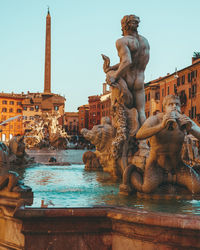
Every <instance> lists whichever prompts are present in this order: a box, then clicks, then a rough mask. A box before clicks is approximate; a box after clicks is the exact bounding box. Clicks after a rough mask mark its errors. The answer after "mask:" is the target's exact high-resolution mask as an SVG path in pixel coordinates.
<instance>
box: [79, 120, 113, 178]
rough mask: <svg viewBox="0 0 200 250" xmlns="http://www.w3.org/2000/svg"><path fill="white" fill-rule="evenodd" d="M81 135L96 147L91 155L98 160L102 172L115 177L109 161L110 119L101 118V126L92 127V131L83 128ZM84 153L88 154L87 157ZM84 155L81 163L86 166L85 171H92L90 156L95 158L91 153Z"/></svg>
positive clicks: (111, 133)
mask: <svg viewBox="0 0 200 250" xmlns="http://www.w3.org/2000/svg"><path fill="white" fill-rule="evenodd" d="M81 133H82V134H83V136H84V137H85V138H86V139H87V140H88V141H90V142H91V143H92V144H93V145H95V146H96V151H95V153H93V154H95V156H96V157H98V160H99V162H100V164H101V166H102V167H103V169H104V171H108V172H110V173H111V174H112V175H114V176H115V175H116V173H115V166H114V165H113V161H112V160H111V158H112V157H111V154H112V153H111V151H112V150H111V143H112V140H113V138H114V129H113V126H112V125H111V121H110V118H109V117H104V118H102V120H101V125H96V126H94V127H93V128H92V130H88V129H85V128H84V129H82V130H81ZM86 153H89V155H88V154H86ZM86 153H85V154H84V155H83V162H84V163H85V164H86V169H93V163H92V161H91V156H92V158H93V157H94V158H95V156H94V155H93V154H92V155H91V151H89V152H86ZM88 157H89V159H88ZM95 164H96V163H95Z"/></svg>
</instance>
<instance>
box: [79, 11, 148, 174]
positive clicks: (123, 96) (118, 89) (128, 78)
mask: <svg viewBox="0 0 200 250" xmlns="http://www.w3.org/2000/svg"><path fill="white" fill-rule="evenodd" d="M139 22H140V19H139V17H137V16H135V15H128V16H124V17H123V19H122V21H121V25H122V32H123V34H122V35H123V37H122V38H120V39H118V40H117V41H116V48H117V51H118V55H119V58H120V63H119V64H117V65H114V66H110V59H109V57H107V56H105V55H102V57H103V60H104V64H103V70H104V72H105V73H106V82H107V84H109V85H110V88H111V112H112V123H111V122H110V124H109V126H110V131H111V130H112V133H110V135H109V139H107V140H106V142H104V143H105V145H106V148H107V149H108V150H104V149H101V148H100V147H99V144H101V143H102V139H101V137H102V135H101V134H103V133H104V132H105V131H107V129H108V125H106V124H105V123H102V124H101V125H97V126H99V127H98V129H99V132H98V133H96V132H95V130H96V129H97V126H95V128H93V129H92V130H91V131H90V132H87V133H83V135H84V136H85V137H86V139H88V140H90V141H91V142H92V143H93V144H94V145H95V146H96V149H97V151H96V152H95V153H96V154H97V156H98V157H99V161H100V163H101V164H102V167H103V170H104V171H108V172H110V173H111V174H112V175H114V176H118V177H119V178H121V177H122V176H123V173H124V171H125V169H126V168H127V167H128V165H129V164H130V163H135V160H136V159H138V160H139V161H140V165H141V167H142V168H143V167H144V165H145V161H146V156H147V155H148V146H147V145H146V144H145V143H144V142H143V143H139V144H138V143H137V141H136V139H135V135H136V132H137V130H138V129H139V128H140V126H141V125H142V124H143V123H144V121H145V119H146V117H145V111H144V108H145V92H144V71H145V68H146V65H147V63H148V61H149V44H148V41H147V40H146V39H145V38H144V37H142V36H141V35H139V34H138V32H137V28H138V24H139ZM100 127H101V130H100ZM89 134H90V136H89V137H88V135H89ZM111 134H112V135H111ZM94 137H95V138H96V139H95V140H94V139H93V138H94ZM91 138H92V140H91ZM103 138H104V137H103ZM141 151H142V153H143V156H142V157H143V159H142V161H141V157H140V152H141ZM136 152H137V154H138V155H137V157H138V158H137V157H136V158H135V160H134V159H133V156H134V154H135V153H136ZM136 161H137V160H136Z"/></svg>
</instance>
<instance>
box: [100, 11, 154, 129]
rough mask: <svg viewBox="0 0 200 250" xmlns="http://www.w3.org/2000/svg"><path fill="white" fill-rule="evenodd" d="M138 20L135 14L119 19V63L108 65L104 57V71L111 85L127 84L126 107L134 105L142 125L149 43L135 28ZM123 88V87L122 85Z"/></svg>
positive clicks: (117, 46)
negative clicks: (120, 28)
mask: <svg viewBox="0 0 200 250" xmlns="http://www.w3.org/2000/svg"><path fill="white" fill-rule="evenodd" d="M139 22H140V19H139V17H137V16H135V15H127V16H124V17H123V18H122V20H121V26H122V32H123V34H122V35H123V37H122V38H120V39H118V40H117V41H116V48H117V51H118V55H119V57H120V63H119V64H116V65H114V66H110V60H109V58H108V57H106V56H104V55H102V57H103V59H104V61H105V62H104V72H105V73H107V77H106V78H107V83H108V84H110V85H111V86H113V87H114V86H115V85H117V83H118V84H119V85H121V86H124V85H127V87H128V90H129V91H130V93H131V95H132V100H131V101H130V102H129V103H128V105H127V106H128V108H133V107H135V108H136V109H137V111H138V119H139V123H140V125H142V124H143V123H144V121H145V119H146V117H145V111H144V109H145V92H144V70H145V68H146V65H147V63H148V61H149V43H148V41H147V39H146V38H144V37H143V36H141V35H139V34H138V31H137V28H138V24H139ZM122 89H123V87H122Z"/></svg>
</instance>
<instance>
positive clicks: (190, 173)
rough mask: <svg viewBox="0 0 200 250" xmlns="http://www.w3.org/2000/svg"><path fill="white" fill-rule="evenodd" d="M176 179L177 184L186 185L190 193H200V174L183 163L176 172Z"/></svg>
mask: <svg viewBox="0 0 200 250" xmlns="http://www.w3.org/2000/svg"><path fill="white" fill-rule="evenodd" d="M176 181H177V183H178V184H180V185H182V186H185V187H187V188H188V189H189V190H190V192H191V193H192V194H197V193H200V175H199V174H198V173H197V172H196V171H195V170H194V169H192V168H191V167H189V166H187V165H185V164H184V163H182V166H181V168H180V170H179V172H178V173H177V180H176Z"/></svg>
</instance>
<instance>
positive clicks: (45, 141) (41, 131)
mask: <svg viewBox="0 0 200 250" xmlns="http://www.w3.org/2000/svg"><path fill="white" fill-rule="evenodd" d="M59 118H60V114H59V113H58V112H54V113H53V114H49V113H45V114H43V115H42V116H41V117H38V118H36V119H35V121H34V123H32V124H30V125H29V127H28V130H29V132H27V133H26V135H25V139H24V140H25V144H26V147H27V148H42V147H52V148H56V149H58V148H60V149H61V148H62V149H63V148H66V147H67V143H68V139H67V138H68V135H67V133H66V132H65V131H64V130H63V129H62V126H61V125H59V123H58V119H59Z"/></svg>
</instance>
